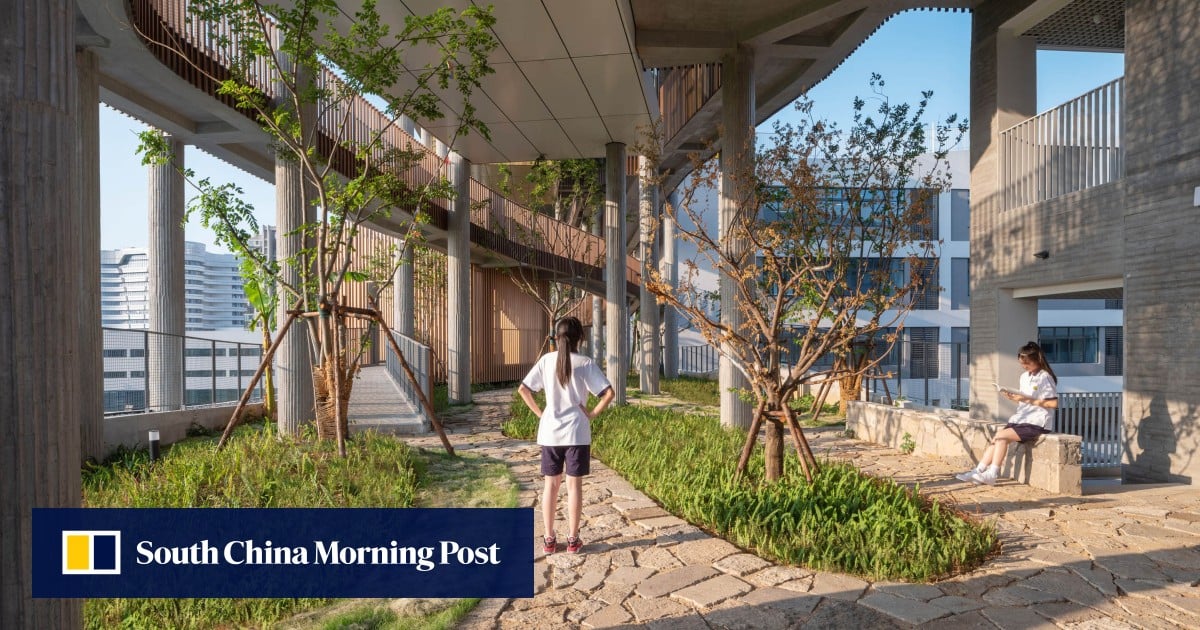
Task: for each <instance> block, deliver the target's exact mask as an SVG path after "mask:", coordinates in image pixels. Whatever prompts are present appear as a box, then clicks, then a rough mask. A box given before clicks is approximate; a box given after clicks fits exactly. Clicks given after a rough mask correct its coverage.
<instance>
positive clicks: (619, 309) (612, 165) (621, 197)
mask: <svg viewBox="0 0 1200 630" xmlns="http://www.w3.org/2000/svg"><path fill="white" fill-rule="evenodd" d="M605 149H606V152H605V160H604V168H605V182H604V240H605V242H606V243H607V247H606V248H605V253H604V271H605V278H604V279H605V285H606V288H607V291H606V292H605V298H606V299H605V302H606V303H607V307H606V309H605V311H606V312H605V321H607V322H608V327H607V329H606V331H605V332H606V335H605V337H606V339H605V344H604V345H605V350H606V351H607V352H606V354H605V362H604V366H605V373H606V374H608V380H609V382H610V383H612V386H613V390H614V391H616V393H617V396H616V398H615V399H614V400H613V403H614V404H617V405H624V404H625V374H626V373H627V372H628V371H629V367H628V365H627V364H626V362H625V356H626V352H628V349H629V326H628V322H629V306H628V303H627V302H626V295H625V243H626V240H625V210H626V208H625V206H626V203H627V202H626V200H625V145H624V143H621V142H610V143H608V144H607V145H606V146H605Z"/></svg>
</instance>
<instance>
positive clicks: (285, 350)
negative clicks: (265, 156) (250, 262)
mask: <svg viewBox="0 0 1200 630" xmlns="http://www.w3.org/2000/svg"><path fill="white" fill-rule="evenodd" d="M286 158H287V156H276V157H275V223H276V226H277V227H276V230H275V250H276V255H277V256H278V257H279V260H280V261H281V262H282V261H284V260H287V259H289V258H293V257H294V256H296V254H297V253H298V252H299V251H300V250H302V249H304V248H305V247H306V246H307V245H308V244H309V241H310V239H307V238H305V237H304V235H302V234H299V233H297V230H298V229H299V228H300V226H301V225H304V224H305V223H310V222H313V221H316V218H317V213H316V208H315V207H314V206H313V205H312V203H311V195H309V194H307V193H309V192H310V191H311V187H308V186H305V183H304V177H303V173H301V169H300V165H299V164H298V163H296V162H295V161H292V160H289V159H286ZM279 275H280V276H281V279H282V280H284V281H285V282H287V283H289V284H291V285H292V286H299V284H300V272H299V270H298V269H297V268H295V267H293V266H292V265H289V264H286V263H283V264H281V265H280V270H279ZM278 295H279V305H278V306H277V307H276V322H277V324H276V330H280V329H281V327H282V326H283V324H284V322H286V321H287V318H288V314H287V311H288V310H289V309H292V308H294V307H295V306H296V304H295V300H296V298H295V297H293V296H291V295H290V294H288V293H287V292H285V291H283V290H280V291H279V292H278ZM302 308H306V309H307V308H316V304H315V303H309V304H306V305H304V306H302ZM311 348H312V345H311V344H310V342H309V328H308V324H307V323H306V322H305V321H304V320H297V321H296V322H294V323H293V324H292V327H291V328H290V329H288V333H287V336H286V337H285V338H284V339H283V341H282V342H281V343H280V344H279V348H278V349H277V350H276V351H275V358H274V360H275V387H276V390H277V393H278V396H277V403H276V418H275V420H276V423H277V424H278V426H279V432H280V433H281V434H284V435H296V434H298V433H299V432H300V429H301V427H303V426H304V425H305V424H308V423H309V422H311V421H312V420H313V417H314V414H315V411H314V407H315V405H316V402H315V400H314V397H313V374H312V349H311Z"/></svg>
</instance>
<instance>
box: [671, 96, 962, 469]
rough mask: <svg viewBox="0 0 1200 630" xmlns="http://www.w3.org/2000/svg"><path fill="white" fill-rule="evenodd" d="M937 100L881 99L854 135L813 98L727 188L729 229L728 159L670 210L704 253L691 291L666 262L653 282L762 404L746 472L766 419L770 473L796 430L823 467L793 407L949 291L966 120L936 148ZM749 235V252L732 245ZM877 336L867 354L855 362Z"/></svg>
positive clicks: (812, 464) (713, 163)
mask: <svg viewBox="0 0 1200 630" xmlns="http://www.w3.org/2000/svg"><path fill="white" fill-rule="evenodd" d="M871 86H872V88H874V89H875V90H876V91H877V93H878V91H879V90H880V89H881V88H882V86H883V82H882V81H881V80H879V78H878V77H877V76H876V77H873V78H872V82H871ZM930 96H931V93H925V94H924V96H923V98H922V100H921V101H920V103H919V104H918V105H917V106H916V107H915V108H913V107H910V106H909V105H907V104H900V105H892V104H890V103H889V102H888V101H887V100H886V99H885V98H882V97H881V98H879V102H880V105H879V107H878V109H877V110H875V111H874V112H873V113H868V112H867V110H866V101H864V100H862V99H856V100H855V102H854V105H853V112H854V116H853V122H852V124H851V125H850V126H849V127H848V128H847V129H844V130H843V129H840V128H839V127H838V126H836V125H833V124H828V123H825V122H821V121H815V120H813V119H812V118H811V107H812V104H811V102H806V101H801V102H800V103H799V104H798V105H797V109H798V112H799V114H800V115H801V116H800V117H799V118H800V122H797V123H795V124H782V123H780V124H776V125H775V127H774V129H773V134H771V135H770V136H769V141H767V142H765V143H763V144H762V146H760V147H758V148H757V150H756V151H754V154H753V155H754V158H753V160H752V163H751V164H750V165H749V166H748V167H747V168H745V169H744V170H743V171H741V172H737V173H735V174H734V181H732V182H728V181H727V182H725V183H724V185H725V186H727V187H728V189H729V190H731V191H733V194H734V196H735V199H736V211H735V212H734V216H732V217H729V220H728V222H727V224H726V226H725V229H724V230H723V231H722V230H720V229H719V228H718V224H719V221H718V220H717V217H716V204H715V203H713V202H712V198H713V197H714V195H713V191H716V190H718V185H719V184H720V183H721V182H720V175H721V170H720V166H719V164H718V162H717V160H716V159H711V160H708V161H704V162H700V161H697V163H695V164H694V172H693V173H692V174H691V176H690V177H689V178H688V179H687V180H686V181H685V183H684V184H683V189H682V191H681V193H680V195H679V203H678V206H677V207H668V208H667V209H666V212H667V213H668V214H669V216H671V217H672V218H673V219H675V220H676V222H677V224H678V228H677V230H678V231H677V234H678V237H679V238H681V239H683V240H684V241H686V242H689V243H691V244H693V245H695V247H696V250H697V254H696V256H695V257H693V258H691V259H688V260H685V261H684V263H683V265H684V271H683V272H682V273H681V277H680V280H679V286H678V287H677V288H672V287H670V286H669V285H667V284H666V283H665V282H664V281H663V278H662V277H661V276H660V274H658V273H656V272H655V271H654V270H650V272H649V277H650V285H649V286H650V288H651V291H653V292H654V293H655V294H656V296H657V297H658V300H659V301H660V302H663V303H666V304H669V305H671V306H673V307H675V308H676V309H678V311H679V312H680V313H682V314H683V315H684V316H685V317H686V318H687V319H688V320H689V321H690V322H691V323H692V324H693V325H694V326H695V328H696V330H697V331H699V332H700V334H702V335H703V336H704V338H705V339H706V340H707V341H708V342H709V344H710V345H712V346H713V347H715V348H717V349H718V351H719V352H721V354H722V355H723V356H725V357H727V358H728V359H729V360H730V361H731V362H732V363H733V365H734V366H736V368H737V369H738V370H739V371H741V372H742V373H743V374H745V376H746V378H747V379H748V380H749V382H750V391H748V392H744V395H745V396H747V397H749V398H752V399H753V400H754V402H755V404H756V408H755V413H754V417H753V421H752V424H751V428H750V432H749V434H748V435H747V438H746V443H745V446H744V448H743V451H742V454H741V457H740V459H739V461H738V464H737V471H738V473H741V472H742V471H743V470H744V469H745V466H746V463H747V462H748V461H749V457H750V454H751V453H752V451H753V447H754V444H755V443H756V441H757V438H758V433H759V429H760V427H761V426H762V424H763V423H764V422H766V423H767V442H766V448H767V451H766V479H768V480H775V479H778V478H779V477H780V475H781V474H782V470H783V453H784V449H783V426H784V424H786V425H787V426H788V428H789V430H790V432H791V434H792V437H793V439H794V441H795V443H796V448H797V451H798V453H799V456H800V463H801V466H802V469H803V470H804V472H805V474H806V475H807V476H808V477H809V479H811V475H812V474H813V473H814V472H815V471H816V466H817V462H816V460H815V459H814V458H813V455H812V452H811V450H810V448H809V447H808V442H807V440H806V439H805V437H804V434H803V432H802V431H801V429H800V426H799V424H798V422H797V420H796V417H795V413H794V412H793V410H792V409H791V408H790V407H789V406H788V404H787V401H788V400H790V399H791V398H792V396H793V395H794V394H795V393H796V391H797V389H798V388H799V387H800V386H802V385H804V384H806V383H811V382H814V381H818V380H823V379H831V378H840V377H843V376H846V375H847V374H851V373H862V372H863V371H866V370H869V369H871V368H873V367H874V366H875V365H877V364H878V362H879V360H880V359H881V357H882V356H883V355H884V354H886V353H887V351H888V350H889V349H890V348H891V346H892V345H893V344H895V342H896V338H897V334H896V331H897V330H898V329H899V328H900V326H901V324H902V321H903V318H904V316H905V314H906V313H907V312H908V311H909V310H910V309H911V308H912V307H913V305H914V301H915V300H917V299H919V298H921V297H922V296H923V295H925V292H929V291H934V292H936V291H937V290H938V287H937V286H936V280H935V279H933V278H930V277H929V274H928V270H929V269H930V268H931V265H933V264H935V263H936V253H937V249H938V246H939V244H940V243H938V242H936V241H935V240H934V235H933V234H932V233H931V231H930V220H931V216H930V213H931V211H932V210H933V209H934V208H935V207H936V206H934V205H933V203H932V202H933V201H935V196H936V195H937V194H938V193H939V192H940V191H941V190H943V189H944V188H946V187H947V185H948V183H949V180H948V163H947V161H946V151H947V148H948V147H950V146H952V145H953V144H955V143H956V142H957V141H958V139H959V138H961V136H962V134H963V133H964V131H965V125H962V124H956V118H955V117H954V116H951V117H949V118H948V119H946V121H945V122H944V123H943V124H939V125H937V126H936V130H935V131H934V134H935V140H936V145H937V147H938V149H937V150H936V151H935V152H933V153H932V154H930V155H925V156H923V155H922V154H923V153H925V152H926V148H927V147H928V145H929V140H928V138H927V136H926V134H925V125H924V124H923V123H922V119H923V117H924V114H925V109H926V104H927V101H928V99H929V97H930ZM738 240H740V241H742V242H744V243H746V244H747V246H746V247H742V248H733V247H727V246H726V245H727V244H728V243H730V242H734V241H738ZM739 250H740V251H739ZM702 271H709V272H714V273H716V274H719V275H726V276H728V277H730V278H732V279H733V284H734V286H735V287H736V293H737V300H736V302H737V304H738V308H739V309H740V311H741V313H742V315H743V317H744V322H745V324H744V325H743V326H742V327H741V328H738V329H732V328H731V327H729V326H727V325H725V324H722V323H721V318H720V314H719V313H716V312H714V311H713V309H711V308H706V307H705V305H706V304H707V303H708V300H705V299H703V298H704V297H706V295H707V293H708V292H709V291H711V289H712V288H713V287H712V286H710V285H711V281H710V282H709V283H707V284H706V283H703V282H701V280H700V279H701V276H702V274H701V272H702ZM710 277H711V276H710ZM871 341H874V342H875V344H876V347H875V350H874V352H872V353H871V354H870V355H868V356H867V358H866V360H863V361H858V360H851V359H852V358H854V356H855V354H856V353H857V352H858V350H859V349H860V348H862V347H863V346H864V345H865V344H864V342H866V343H867V344H869V343H870V342H871ZM831 357H832V358H833V359H834V360H833V361H832V363H831V362H830V361H829V359H830V358H831Z"/></svg>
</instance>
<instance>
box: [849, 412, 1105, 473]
mask: <svg viewBox="0 0 1200 630" xmlns="http://www.w3.org/2000/svg"><path fill="white" fill-rule="evenodd" d="M846 428H847V429H848V430H850V431H853V432H854V435H855V437H857V438H858V439H861V440H866V441H868V442H874V443H876V444H882V445H884V446H890V447H892V448H896V449H899V448H900V445H901V444H902V443H903V442H904V435H905V434H908V435H909V436H910V438H911V439H912V441H913V443H914V444H915V445H916V448H915V449H914V450H913V453H914V454H916V455H933V456H937V457H942V458H945V459H948V460H951V461H954V462H956V463H958V464H960V465H961V466H962V468H963V469H964V470H966V469H967V468H969V467H971V466H974V465H975V464H976V463H978V462H979V458H980V457H981V456H982V455H983V451H984V449H986V448H987V447H988V445H989V444H991V441H992V438H993V437H994V436H995V435H996V432H997V431H999V430H1000V429H1002V428H1004V423H1002V422H988V421H983V420H973V419H971V418H970V417H969V416H968V414H967V412H965V411H955V410H951V409H934V408H920V407H917V408H912V407H909V408H904V409H901V408H898V407H892V406H889V405H882V404H878V403H870V402H862V401H855V402H851V403H850V405H849V409H848V410H847V413H846ZM1081 462H1082V442H1081V439H1080V437H1079V436H1077V435H1067V434H1063V433H1048V434H1046V435H1043V436H1042V437H1040V438H1038V440H1037V441H1036V442H1034V443H1033V444H1032V445H1029V444H1021V445H1016V444H1014V445H1012V446H1010V447H1009V449H1008V456H1007V457H1006V458H1005V462H1004V466H1003V467H1002V469H1001V471H1000V474H1001V477H1006V478H1009V479H1015V480H1017V481H1019V482H1021V483H1026V484H1029V485H1030V486H1033V487H1035V488H1040V489H1042V490H1046V491H1047V492H1053V493H1055V494H1065V495H1072V496H1079V495H1081V494H1082V493H1083V483H1082V477H1083V467H1082V466H1081Z"/></svg>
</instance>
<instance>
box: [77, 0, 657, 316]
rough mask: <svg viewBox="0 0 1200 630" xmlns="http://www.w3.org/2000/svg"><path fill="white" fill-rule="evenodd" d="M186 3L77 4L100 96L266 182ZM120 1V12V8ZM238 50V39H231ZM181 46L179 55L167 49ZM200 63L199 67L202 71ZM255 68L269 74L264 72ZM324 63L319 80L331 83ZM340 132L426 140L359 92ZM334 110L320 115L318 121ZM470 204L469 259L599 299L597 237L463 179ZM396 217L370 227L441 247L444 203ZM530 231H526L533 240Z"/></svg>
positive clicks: (242, 119)
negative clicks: (414, 235)
mask: <svg viewBox="0 0 1200 630" xmlns="http://www.w3.org/2000/svg"><path fill="white" fill-rule="evenodd" d="M185 6H186V3H183V2H177V1H175V0H131V1H130V2H128V3H126V2H125V1H124V0H91V1H89V2H81V3H80V9H81V11H82V12H83V14H84V15H83V17H84V18H85V19H86V23H87V24H88V25H89V26H90V27H91V28H92V29H94V31H95V32H94V33H92V34H91V35H89V38H90V39H91V40H95V41H96V42H103V43H102V44H101V45H99V46H98V47H96V48H95V49H94V50H95V51H96V54H97V56H98V57H99V60H100V85H101V92H102V100H103V101H104V102H106V103H108V104H110V105H112V106H114V107H116V108H118V109H120V110H122V111H123V112H125V113H127V114H129V115H131V116H134V117H136V118H138V119H140V120H142V121H144V122H147V123H149V124H151V125H153V126H154V127H156V128H159V129H162V130H163V131H166V132H168V133H170V134H172V135H173V136H175V137H178V138H179V139H181V140H182V141H184V142H185V143H186V144H190V145H194V146H196V147H198V148H201V149H202V150H204V151H206V152H208V153H211V154H212V155H214V156H216V157H218V158H219V159H221V160H224V161H226V162H228V163H230V164H232V165H234V166H237V167H238V168H241V169H243V170H245V171H247V172H248V173H251V174H253V175H255V176H257V177H260V178H262V179H264V180H266V181H272V182H273V181H274V174H275V173H274V165H275V159H274V156H273V151H272V148H271V139H270V138H269V137H268V135H267V134H266V133H264V132H263V131H262V129H260V127H259V125H258V123H257V122H255V120H254V119H253V117H252V114H250V113H249V112H248V111H246V110H239V109H237V108H235V107H234V106H233V102H232V99H231V97H229V96H224V95H219V94H217V90H218V88H219V84H218V82H217V81H215V80H214V79H213V77H223V76H227V75H228V74H229V70H228V66H227V65H226V64H227V63H228V59H230V58H231V56H230V55H229V53H228V51H223V50H221V49H220V48H219V46H218V44H217V43H216V42H213V41H211V39H210V38H209V37H207V36H206V30H205V28H204V27H203V26H202V25H199V24H197V23H195V21H194V20H191V19H190V18H189V17H188V15H187V13H186V11H185V8H184V7H185ZM126 7H128V8H126ZM231 45H232V46H235V47H236V46H237V43H236V42H233V43H232V44H231ZM173 46H180V47H182V48H183V49H185V50H186V58H185V57H181V56H180V55H178V54H176V53H175V52H174V51H173V50H171V48H172V47H173ZM201 69H203V71H202V70H201ZM262 72H263V73H267V72H268V70H267V69H265V67H264V69H262ZM337 80H338V79H337V78H336V76H335V75H334V74H333V73H332V72H330V71H329V70H328V69H324V70H323V72H322V77H321V78H320V81H324V82H328V81H337ZM260 88H261V89H262V90H263V93H264V95H266V96H267V97H271V96H272V95H273V91H274V90H275V89H276V87H275V84H274V83H273V82H272V81H271V79H270V77H269V76H264V77H263V78H262V81H261V86H260ZM350 109H351V112H352V113H351V115H350V116H349V117H348V118H347V120H346V122H345V128H347V129H353V130H354V134H355V139H356V140H360V141H365V140H366V139H367V138H368V137H370V136H371V134H373V133H375V132H376V130H379V129H383V128H385V127H386V128H387V129H388V131H387V132H386V134H385V136H384V137H385V142H386V144H388V145H390V146H394V147H400V148H405V147H410V146H411V147H416V148H420V147H422V146H424V145H423V144H422V143H421V142H419V141H417V140H416V139H415V138H413V137H412V136H411V135H409V134H408V133H406V132H404V131H403V130H402V129H400V128H399V126H398V125H394V124H391V122H390V119H388V118H387V117H386V116H385V115H384V114H383V113H382V112H380V111H379V110H378V109H377V108H376V107H375V106H373V105H372V104H371V103H369V102H368V101H366V100H365V99H362V98H359V99H357V100H356V102H354V103H353V104H352V105H350ZM333 119H338V120H340V117H338V116H326V117H323V120H322V122H321V125H322V126H323V127H324V126H327V125H329V124H332V123H331V122H327V121H330V120H333ZM319 132H320V134H319V135H320V136H321V138H320V141H319V144H321V146H322V148H323V149H324V150H325V152H326V153H327V154H329V153H333V155H332V156H331V158H330V159H331V161H332V162H333V164H334V165H335V168H336V170H337V171H338V172H340V173H342V174H344V175H350V174H352V173H353V171H354V170H355V169H356V168H357V165H356V164H355V161H354V159H353V157H352V156H349V155H347V154H345V151H333V149H332V138H334V137H336V136H337V135H338V134H337V133H336V130H334V129H325V128H321V129H320V130H319ZM442 168H443V163H442V160H440V159H439V158H438V157H437V156H435V155H434V154H433V152H432V151H430V152H428V153H427V155H426V157H425V159H424V160H423V162H422V163H421V164H420V165H419V166H418V167H416V168H414V169H412V170H411V171H410V172H409V173H406V174H405V177H406V179H407V180H408V181H407V183H408V184H410V185H412V186H414V187H418V186H420V185H422V184H423V183H425V182H428V181H429V180H430V179H432V178H434V177H436V176H437V175H438V174H439V173H441V171H442ZM470 198H471V202H472V206H473V208H474V209H473V210H472V216H471V230H470V241H471V244H472V251H471V258H472V263H474V264H477V265H480V266H487V267H504V266H525V267H531V268H533V269H536V270H539V271H544V272H546V273H547V274H548V275H549V276H552V277H558V278H575V279H577V282H576V286H578V287H579V288H582V289H583V290H585V291H588V292H590V293H593V294H596V295H603V294H604V292H605V289H604V286H605V284H604V279H603V261H604V252H605V242H604V240H603V239H601V238H600V237H599V236H596V235H593V234H590V233H588V232H587V231H585V230H581V229H579V228H577V227H574V226H572V225H568V224H566V223H563V222H561V221H556V220H555V219H554V218H553V217H549V216H546V215H542V214H539V213H537V212H534V211H533V210H530V209H528V208H525V207H523V206H521V205H520V204H517V203H515V202H513V201H511V200H509V199H506V198H504V197H503V196H502V195H500V194H498V193H496V192H495V191H493V190H491V189H489V188H487V187H486V186H484V185H483V184H481V183H480V182H478V181H476V180H472V181H471V183H470ZM399 210H400V212H398V213H397V215H401V214H402V215H404V216H403V218H401V217H399V216H396V217H393V218H390V219H381V220H379V221H377V222H374V223H373V224H372V227H374V228H376V229H378V230H381V231H383V232H385V233H389V234H400V233H402V231H403V230H404V229H405V224H406V222H407V221H408V220H409V219H411V217H412V216H413V215H414V214H415V213H416V212H417V211H418V210H420V211H423V212H424V213H425V214H426V215H428V216H429V222H428V223H427V224H425V225H423V226H422V230H423V231H424V232H425V235H426V239H427V242H428V244H429V245H430V246H432V247H434V248H436V249H440V250H442V251H445V249H446V242H447V240H448V229H449V220H448V218H449V210H448V208H447V207H446V205H445V201H444V200H440V201H430V202H427V203H426V204H425V206H424V207H423V208H401V209H399ZM531 235H532V236H531ZM626 269H627V272H626V283H627V287H626V292H627V293H628V294H629V295H631V296H635V297H636V296H637V294H638V288H639V286H640V283H641V276H640V265H639V263H638V261H637V259H636V258H634V257H632V256H629V257H627V259H626Z"/></svg>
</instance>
